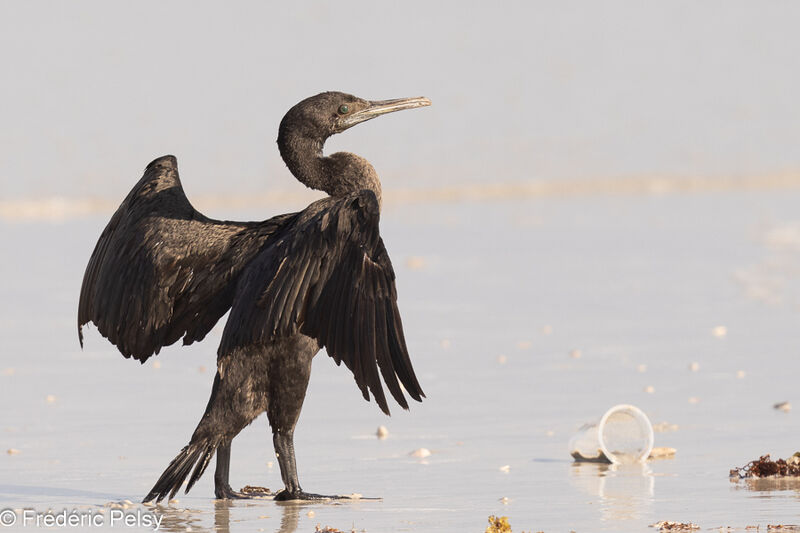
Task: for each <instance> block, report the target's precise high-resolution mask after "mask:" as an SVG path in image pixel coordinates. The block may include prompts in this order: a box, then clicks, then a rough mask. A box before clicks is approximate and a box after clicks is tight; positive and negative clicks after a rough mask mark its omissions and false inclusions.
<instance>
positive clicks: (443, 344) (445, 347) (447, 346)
mask: <svg viewBox="0 0 800 533" xmlns="http://www.w3.org/2000/svg"><path fill="white" fill-rule="evenodd" d="M452 344H453V343H452V342H450V339H442V340H440V341H439V346H441V347H442V350H449V349H450V346H451V345H452Z"/></svg>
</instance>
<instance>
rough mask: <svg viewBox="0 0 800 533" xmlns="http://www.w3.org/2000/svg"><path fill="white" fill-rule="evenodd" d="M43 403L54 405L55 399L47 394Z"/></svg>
mask: <svg viewBox="0 0 800 533" xmlns="http://www.w3.org/2000/svg"><path fill="white" fill-rule="evenodd" d="M44 401H46V402H47V403H56V397H55V396H53V395H52V394H48V395H47V396H45V398H44Z"/></svg>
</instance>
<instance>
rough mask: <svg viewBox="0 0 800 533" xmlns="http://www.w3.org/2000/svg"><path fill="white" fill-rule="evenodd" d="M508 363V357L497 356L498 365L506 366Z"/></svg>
mask: <svg viewBox="0 0 800 533" xmlns="http://www.w3.org/2000/svg"><path fill="white" fill-rule="evenodd" d="M507 362H508V356H506V355H498V356H497V363H498V364H501V365H504V364H506V363H507Z"/></svg>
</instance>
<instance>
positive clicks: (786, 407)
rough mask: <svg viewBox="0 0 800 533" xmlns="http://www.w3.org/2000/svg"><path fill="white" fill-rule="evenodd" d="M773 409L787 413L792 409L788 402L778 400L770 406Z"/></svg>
mask: <svg viewBox="0 0 800 533" xmlns="http://www.w3.org/2000/svg"><path fill="white" fill-rule="evenodd" d="M772 408H773V409H777V410H778V411H783V412H784V413H788V412H789V411H791V410H792V404H791V403H789V402H778V403H776V404H775V405H773V406H772Z"/></svg>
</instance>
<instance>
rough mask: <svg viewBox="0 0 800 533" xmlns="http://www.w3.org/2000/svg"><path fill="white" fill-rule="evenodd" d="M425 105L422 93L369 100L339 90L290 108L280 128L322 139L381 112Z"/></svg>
mask: <svg viewBox="0 0 800 533" xmlns="http://www.w3.org/2000/svg"><path fill="white" fill-rule="evenodd" d="M428 105H431V101H430V100H428V99H427V98H424V97H421V96H419V97H414V98H397V99H395V100H378V101H370V100H364V99H362V98H358V97H356V96H353V95H352V94H346V93H340V92H326V93H320V94H318V95H316V96H312V97H310V98H306V99H305V100H303V101H302V102H300V103H299V104H297V105H295V106H294V107H292V108H291V109H290V110H289V112H288V113H286V115H285V116H284V117H283V120H282V121H281V126H280V131H281V132H285V131H286V130H287V129H292V130H294V132H296V133H299V134H300V135H302V136H303V137H306V138H308V139H314V140H319V141H322V142H324V140H325V139H327V138H328V137H330V136H331V135H334V134H336V133H341V132H343V131H344V130H346V129H348V128H350V127H352V126H355V125H356V124H360V123H362V122H365V121H367V120H370V119H373V118H375V117H378V116H380V115H384V114H386V113H391V112H393V111H401V110H403V109H414V108H416V107H423V106H428ZM287 133H288V132H287Z"/></svg>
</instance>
